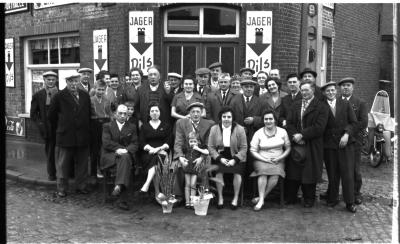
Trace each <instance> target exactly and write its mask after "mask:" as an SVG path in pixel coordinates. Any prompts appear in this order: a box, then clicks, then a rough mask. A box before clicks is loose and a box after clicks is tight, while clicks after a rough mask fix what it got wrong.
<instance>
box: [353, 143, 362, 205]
mask: <svg viewBox="0 0 400 244" xmlns="http://www.w3.org/2000/svg"><path fill="white" fill-rule="evenodd" d="M361 147H362V146H361V145H359V143H358V142H356V144H355V145H354V195H355V197H356V198H357V197H360V196H361V192H360V190H361V185H362V177H361V170H360V164H361Z"/></svg>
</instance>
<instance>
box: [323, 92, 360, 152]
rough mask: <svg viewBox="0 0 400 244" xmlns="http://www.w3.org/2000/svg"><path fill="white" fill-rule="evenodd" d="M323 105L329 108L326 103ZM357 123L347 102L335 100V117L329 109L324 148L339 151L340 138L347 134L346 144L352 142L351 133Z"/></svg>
mask: <svg viewBox="0 0 400 244" xmlns="http://www.w3.org/2000/svg"><path fill="white" fill-rule="evenodd" d="M325 104H326V105H327V106H328V108H330V107H329V104H328V102H326V101H325ZM356 123H357V118H356V115H355V114H354V112H353V109H352V108H351V105H350V104H349V102H347V101H345V100H342V99H339V98H338V99H336V111H335V115H334V114H333V113H332V110H331V109H329V117H328V122H327V125H326V129H325V133H324V148H330V149H339V142H340V138H341V137H342V136H343V135H344V134H345V133H347V134H349V140H348V142H347V144H351V143H353V142H354V137H353V134H354V133H353V132H354V126H355V125H356Z"/></svg>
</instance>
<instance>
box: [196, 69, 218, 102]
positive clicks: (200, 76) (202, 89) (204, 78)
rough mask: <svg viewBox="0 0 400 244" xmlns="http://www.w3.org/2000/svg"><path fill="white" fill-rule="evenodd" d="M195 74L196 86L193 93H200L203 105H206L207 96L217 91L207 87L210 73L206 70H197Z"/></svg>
mask: <svg viewBox="0 0 400 244" xmlns="http://www.w3.org/2000/svg"><path fill="white" fill-rule="evenodd" d="M195 74H196V84H195V87H194V91H195V92H198V93H200V95H201V97H202V98H203V101H204V104H206V103H207V97H208V94H210V93H212V92H215V91H216V90H218V89H216V88H214V87H211V86H210V85H209V84H210V74H211V71H210V70H209V69H208V68H198V69H197V70H196V72H195Z"/></svg>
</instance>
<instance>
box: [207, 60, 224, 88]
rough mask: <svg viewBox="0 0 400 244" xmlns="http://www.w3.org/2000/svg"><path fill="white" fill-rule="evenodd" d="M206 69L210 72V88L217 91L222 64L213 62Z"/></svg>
mask: <svg viewBox="0 0 400 244" xmlns="http://www.w3.org/2000/svg"><path fill="white" fill-rule="evenodd" d="M208 68H209V69H210V71H211V84H210V85H211V87H214V88H215V89H218V88H219V87H218V79H219V76H220V75H221V73H222V63H221V62H215V63H212V64H210V66H208Z"/></svg>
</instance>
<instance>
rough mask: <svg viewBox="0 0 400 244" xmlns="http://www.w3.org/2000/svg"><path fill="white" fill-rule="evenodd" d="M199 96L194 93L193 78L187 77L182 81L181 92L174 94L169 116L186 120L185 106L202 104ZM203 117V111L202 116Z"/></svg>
mask: <svg viewBox="0 0 400 244" xmlns="http://www.w3.org/2000/svg"><path fill="white" fill-rule="evenodd" d="M202 101H203V99H202V97H201V95H200V94H199V93H197V92H194V81H193V78H192V77H190V76H187V77H185V78H184V79H183V91H182V92H180V93H178V94H176V95H175V96H174V98H173V99H172V103H171V116H172V117H173V118H175V119H182V118H188V117H189V112H188V111H187V110H186V108H187V106H188V105H189V104H191V103H194V102H202ZM202 115H204V116H205V110H204V109H203V114H202Z"/></svg>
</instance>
